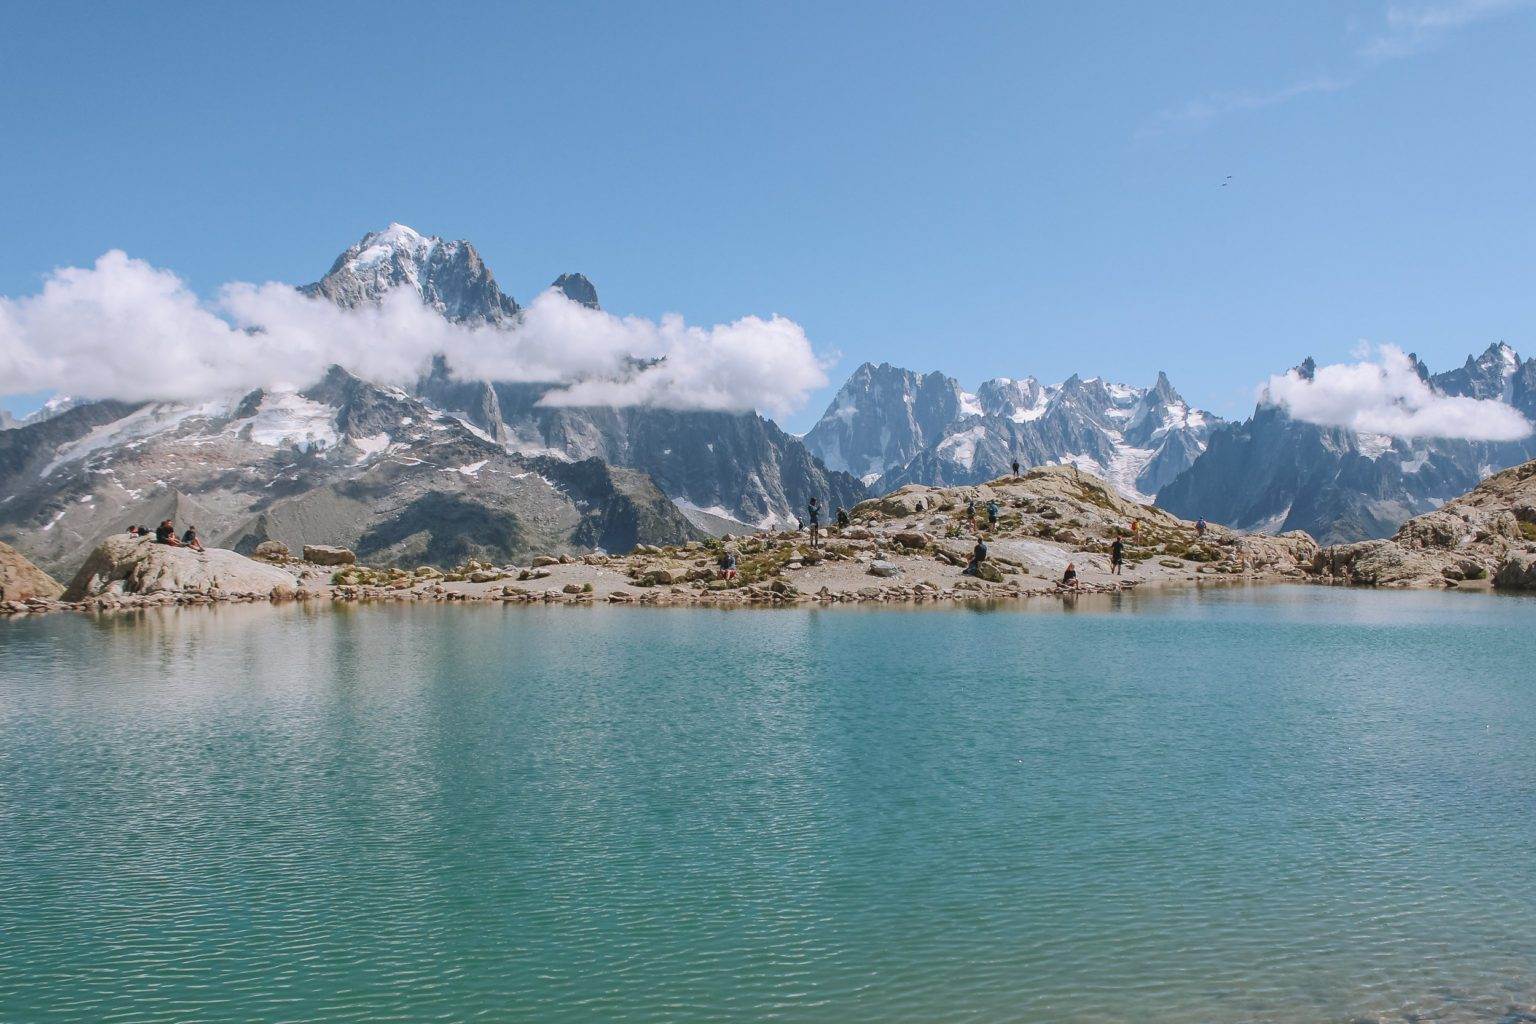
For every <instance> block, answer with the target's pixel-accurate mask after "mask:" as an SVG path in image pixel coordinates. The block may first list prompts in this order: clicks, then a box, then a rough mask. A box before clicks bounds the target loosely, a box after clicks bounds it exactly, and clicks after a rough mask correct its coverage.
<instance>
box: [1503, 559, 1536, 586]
mask: <svg viewBox="0 0 1536 1024" xmlns="http://www.w3.org/2000/svg"><path fill="white" fill-rule="evenodd" d="M1493 585H1494V586H1496V587H1498V588H1499V589H1500V590H1536V553H1533V552H1530V551H1521V552H1518V553H1516V554H1513V555H1510V556H1509V557H1508V558H1506V559H1505V560H1504V564H1503V565H1501V566H1499V572H1498V575H1496V576H1494V578H1493Z"/></svg>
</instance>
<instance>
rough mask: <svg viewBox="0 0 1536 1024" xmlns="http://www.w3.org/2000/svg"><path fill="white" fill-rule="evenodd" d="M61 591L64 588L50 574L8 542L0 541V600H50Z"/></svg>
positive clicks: (61, 592) (62, 591)
mask: <svg viewBox="0 0 1536 1024" xmlns="http://www.w3.org/2000/svg"><path fill="white" fill-rule="evenodd" d="M63 593H64V588H63V587H61V586H60V585H59V582H58V581H57V580H55V579H54V578H53V577H52V576H49V575H48V574H47V573H45V572H43V570H41V569H39V568H38V567H37V566H35V565H33V564H32V563H31V562H29V561H27V560H26V559H25V558H24V557H22V554H21V552H20V551H17V550H16V549H15V548H13V547H11V546H10V545H9V544H3V543H0V601H26V600H29V599H32V598H43V599H45V600H52V599H54V598H56V597H58V596H59V595H61V594H63Z"/></svg>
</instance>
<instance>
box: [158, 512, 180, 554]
mask: <svg viewBox="0 0 1536 1024" xmlns="http://www.w3.org/2000/svg"><path fill="white" fill-rule="evenodd" d="M155 543H156V544H164V545H166V546H167V547H173V548H179V547H181V541H179V540H177V539H176V523H175V522H174V521H173V520H170V519H167V520H166V521H165V522H163V523H161V524H160V528H159V529H157V530H156V531H155Z"/></svg>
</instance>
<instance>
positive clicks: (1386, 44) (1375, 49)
mask: <svg viewBox="0 0 1536 1024" xmlns="http://www.w3.org/2000/svg"><path fill="white" fill-rule="evenodd" d="M1530 2H1531V0H1451V2H1449V3H1436V4H1414V5H1401V4H1394V5H1392V6H1391V7H1388V8H1387V13H1386V28H1385V29H1384V30H1383V31H1382V32H1381V34H1380V35H1378V36H1376V37H1375V38H1373V39H1372V40H1370V41H1369V42H1368V43H1366V44H1365V45H1364V46H1363V47H1361V48H1360V56H1362V57H1364V58H1366V59H1367V60H1377V61H1380V60H1393V59H1396V58H1398V57H1410V56H1412V55H1414V54H1416V53H1422V52H1423V51H1424V50H1427V49H1429V48H1430V47H1431V46H1434V45H1435V44H1436V43H1438V42H1439V41H1440V40H1441V39H1443V38H1444V37H1445V36H1446V35H1448V34H1449V33H1451V32H1454V31H1456V30H1457V29H1462V28H1466V27H1467V26H1468V25H1472V24H1475V23H1476V22H1479V21H1486V20H1487V19H1489V18H1497V17H1500V16H1502V15H1505V14H1509V13H1512V12H1514V11H1517V10H1519V9H1520V8H1522V7H1528V6H1530Z"/></svg>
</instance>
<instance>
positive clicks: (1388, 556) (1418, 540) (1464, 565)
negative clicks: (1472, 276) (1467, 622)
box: [1313, 462, 1536, 590]
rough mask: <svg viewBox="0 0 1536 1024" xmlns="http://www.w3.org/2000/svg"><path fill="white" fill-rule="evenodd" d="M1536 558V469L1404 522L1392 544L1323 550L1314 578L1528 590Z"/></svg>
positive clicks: (1505, 475) (1507, 474)
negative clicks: (1489, 583)
mask: <svg viewBox="0 0 1536 1024" xmlns="http://www.w3.org/2000/svg"><path fill="white" fill-rule="evenodd" d="M1533 557H1536V462H1527V463H1525V464H1524V465H1521V466H1516V467H1515V468H1513V469H1507V470H1505V471H1504V472H1502V473H1497V474H1495V475H1493V476H1491V477H1489V478H1488V479H1487V480H1485V481H1483V483H1481V484H1479V485H1478V486H1477V487H1476V488H1474V489H1473V490H1472V491H1470V492H1469V493H1467V494H1464V495H1462V496H1461V497H1460V498H1457V499H1456V500H1454V501H1451V502H1448V503H1447V504H1446V505H1445V506H1444V507H1442V508H1440V509H1437V510H1435V511H1433V512H1428V513H1425V514H1424V515H1421V516H1416V517H1415V518H1413V519H1410V520H1408V522H1406V523H1404V524H1403V525H1402V526H1401V527H1400V528H1399V529H1398V531H1397V532H1396V533H1395V534H1393V536H1392V537H1391V538H1390V539H1388V540H1370V541H1361V542H1359V543H1356V544H1341V545H1334V546H1332V547H1328V548H1324V549H1322V550H1321V551H1319V552H1318V554H1317V556H1316V558H1315V559H1314V562H1313V572H1314V573H1315V574H1317V575H1318V576H1320V577H1322V578H1325V579H1330V580H1333V581H1336V582H1342V583H1352V584H1359V585H1363V586H1375V587H1454V586H1462V585H1465V584H1467V583H1471V582H1481V581H1487V580H1492V582H1493V585H1494V586H1495V587H1498V588H1500V589H1510V590H1518V589H1529V588H1530V587H1531V586H1532V582H1531V581H1532V577H1531V565H1532V559H1533Z"/></svg>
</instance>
